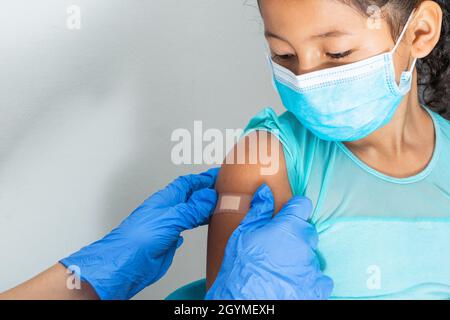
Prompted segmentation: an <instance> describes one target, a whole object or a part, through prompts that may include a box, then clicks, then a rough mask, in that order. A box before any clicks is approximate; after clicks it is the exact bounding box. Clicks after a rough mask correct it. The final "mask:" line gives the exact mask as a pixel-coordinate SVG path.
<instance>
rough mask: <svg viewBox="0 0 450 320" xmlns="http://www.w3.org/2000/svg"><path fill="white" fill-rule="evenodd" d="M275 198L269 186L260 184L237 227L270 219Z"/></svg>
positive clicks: (247, 226) (248, 225) (244, 226)
mask: <svg viewBox="0 0 450 320" xmlns="http://www.w3.org/2000/svg"><path fill="white" fill-rule="evenodd" d="M274 207H275V200H274V198H273V194H272V191H271V190H270V188H269V186H268V185H266V184H262V185H261V186H260V187H259V188H258V189H257V190H256V192H255V194H254V195H253V198H252V201H251V203H250V210H249V211H248V212H247V214H246V216H245V217H244V219H242V221H241V223H240V224H239V226H238V229H240V230H242V229H247V228H249V227H251V226H254V225H255V224H257V225H260V224H261V223H267V222H268V221H270V220H271V219H272V215H273V211H274Z"/></svg>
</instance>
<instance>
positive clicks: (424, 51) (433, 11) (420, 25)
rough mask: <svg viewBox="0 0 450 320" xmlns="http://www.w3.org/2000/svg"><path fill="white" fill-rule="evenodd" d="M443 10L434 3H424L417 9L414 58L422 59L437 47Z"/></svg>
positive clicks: (413, 48) (414, 27) (413, 47)
mask: <svg viewBox="0 0 450 320" xmlns="http://www.w3.org/2000/svg"><path fill="white" fill-rule="evenodd" d="M442 15H443V13H442V9H441V7H440V6H439V4H437V3H436V2H434V1H424V2H422V3H421V4H420V6H419V7H418V8H417V14H416V17H415V19H414V22H413V32H414V41H413V43H412V53H411V54H412V56H413V57H415V58H419V59H422V58H424V57H426V56H428V55H429V54H430V53H431V51H433V49H434V48H435V47H436V45H437V43H438V42H439V39H440V37H441V30H442V18H443V17H442Z"/></svg>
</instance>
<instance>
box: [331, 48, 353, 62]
mask: <svg viewBox="0 0 450 320" xmlns="http://www.w3.org/2000/svg"><path fill="white" fill-rule="evenodd" d="M351 54H352V50H348V51H345V52H339V53H329V52H328V53H327V54H326V55H327V56H328V57H330V58H331V59H336V60H338V59H342V58H345V57H347V56H349V55H351Z"/></svg>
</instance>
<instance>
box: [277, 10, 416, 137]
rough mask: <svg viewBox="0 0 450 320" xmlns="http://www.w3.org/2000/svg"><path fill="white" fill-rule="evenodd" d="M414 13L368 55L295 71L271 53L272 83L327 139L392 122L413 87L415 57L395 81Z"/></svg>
mask: <svg viewBox="0 0 450 320" xmlns="http://www.w3.org/2000/svg"><path fill="white" fill-rule="evenodd" d="M413 13H414V11H413ZM413 13H411V15H410V17H409V19H408V21H407V23H406V25H405V27H404V29H403V31H402V33H401V35H400V37H399V39H398V40H397V43H396V44H395V47H394V48H393V49H392V51H390V52H387V53H383V54H380V55H377V56H374V57H371V58H369V59H366V60H362V61H358V62H355V63H351V64H347V65H343V66H339V67H334V68H328V69H323V70H319V71H315V72H311V73H307V74H303V75H299V76H297V75H295V74H294V73H293V72H291V71H290V70H288V69H287V68H285V67H283V66H281V65H279V64H277V63H276V62H274V61H273V60H272V59H271V57H270V54H269V56H268V58H269V63H270V66H271V70H272V79H273V84H274V86H275V88H276V89H277V91H278V92H279V94H280V97H281V100H282V102H283V104H284V106H285V107H286V109H287V110H289V111H290V112H291V113H293V114H294V115H295V116H296V118H297V119H298V120H299V121H300V122H301V123H302V124H303V125H304V126H305V127H306V128H308V129H309V130H310V131H312V132H313V133H314V134H315V135H316V136H318V137H319V138H321V139H323V140H328V141H355V140H360V139H362V138H365V137H367V136H368V135H370V134H371V133H373V132H374V131H376V130H378V129H379V128H381V127H383V126H384V125H386V124H387V123H389V121H390V120H391V119H392V117H393V115H394V114H395V111H396V110H397V108H398V106H399V105H400V103H401V101H402V99H403V97H404V96H405V95H406V94H407V93H408V92H409V91H410V90H411V82H412V78H413V77H412V74H413V70H414V66H415V64H416V61H417V59H414V62H413V63H412V66H411V68H410V70H408V71H405V72H403V73H402V75H401V78H400V83H399V84H397V81H396V75H395V67H394V53H395V51H396V50H397V48H398V46H399V44H400V43H401V40H402V38H403V36H404V34H405V32H406V30H407V27H408V25H409V23H410V21H411V19H412V17H413Z"/></svg>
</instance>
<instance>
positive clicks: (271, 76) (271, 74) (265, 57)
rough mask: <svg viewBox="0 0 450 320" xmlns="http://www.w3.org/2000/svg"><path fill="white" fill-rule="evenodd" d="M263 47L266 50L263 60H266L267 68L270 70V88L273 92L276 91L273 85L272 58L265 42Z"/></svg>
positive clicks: (275, 86)
mask: <svg viewBox="0 0 450 320" xmlns="http://www.w3.org/2000/svg"><path fill="white" fill-rule="evenodd" d="M264 47H265V48H266V50H265V52H264V59H265V60H266V62H267V66H268V67H269V70H270V78H271V80H272V86H273V88H274V89H275V90H277V85H276V84H275V72H274V70H273V64H272V56H271V54H270V47H269V44H268V43H267V42H264Z"/></svg>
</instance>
